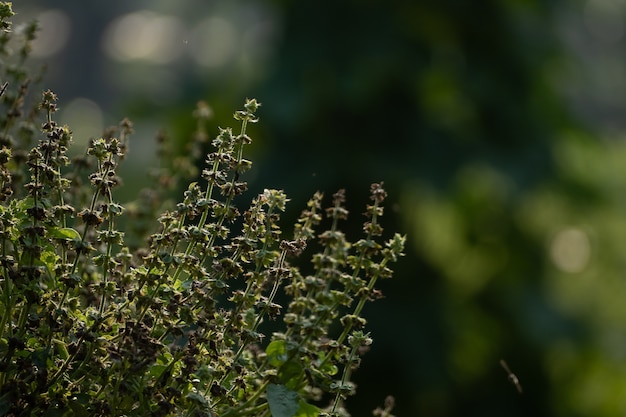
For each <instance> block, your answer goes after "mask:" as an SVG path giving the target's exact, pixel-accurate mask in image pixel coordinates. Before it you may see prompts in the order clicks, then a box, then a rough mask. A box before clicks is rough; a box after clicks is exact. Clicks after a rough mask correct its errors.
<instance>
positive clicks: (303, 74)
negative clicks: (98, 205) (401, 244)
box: [14, 0, 626, 417]
mask: <svg viewBox="0 0 626 417" xmlns="http://www.w3.org/2000/svg"><path fill="white" fill-rule="evenodd" d="M14 9H15V10H16V12H17V13H18V15H17V16H16V19H15V20H16V22H20V21H21V22H26V21H29V20H31V19H34V18H36V19H39V20H40V23H41V36H40V39H39V41H38V42H37V44H36V45H35V49H34V55H35V60H34V63H35V64H37V65H38V64H40V63H46V64H47V65H48V73H47V74H48V75H47V77H46V81H45V83H44V87H46V88H47V87H50V88H52V89H53V90H54V91H55V92H56V93H57V94H58V95H59V97H60V108H61V111H60V113H59V116H58V118H59V120H60V121H61V122H63V123H68V124H69V125H70V126H71V127H72V130H73V131H74V132H75V141H76V143H77V147H78V148H80V147H81V146H83V147H84V146H85V143H86V142H87V140H88V138H89V137H90V136H97V135H99V133H100V131H101V129H102V128H103V127H104V126H107V125H110V124H115V123H117V121H119V120H120V119H121V118H122V117H124V116H129V117H130V118H131V119H132V120H133V121H134V122H135V126H136V130H137V133H136V135H135V137H134V140H133V142H131V153H130V161H129V162H128V163H127V164H126V168H125V169H126V177H125V178H126V185H125V187H124V189H122V190H121V194H120V199H122V200H124V199H130V198H132V196H133V194H134V193H135V192H136V190H137V189H139V188H140V187H141V186H142V185H144V184H142V181H143V182H144V183H145V181H147V176H146V175H145V172H146V170H147V167H148V166H149V165H150V164H152V163H154V161H155V156H154V155H155V145H154V141H153V137H154V136H155V134H156V132H157V131H158V130H159V129H160V128H165V129H166V130H167V131H168V133H169V135H170V136H171V137H172V138H174V139H175V140H176V141H177V143H178V144H179V149H181V150H182V149H184V144H185V141H186V140H187V138H188V137H189V132H190V131H191V129H192V128H193V123H192V121H191V117H190V114H191V111H192V110H193V108H194V106H195V103H196V101H198V100H206V101H207V102H209V104H210V105H211V106H212V108H213V110H214V113H215V117H214V119H213V122H212V123H213V128H214V131H216V130H217V126H230V125H233V122H232V119H231V115H232V112H233V110H234V109H237V108H239V107H240V106H241V104H242V103H243V101H244V98H245V97H255V98H257V99H258V100H259V101H260V102H262V103H263V107H261V109H260V113H259V114H260V117H261V123H260V124H259V125H258V126H254V128H253V129H252V131H251V135H252V136H253V138H254V139H255V143H254V144H253V146H252V147H251V149H250V155H249V157H250V158H251V159H253V160H254V161H255V166H254V169H253V173H252V174H251V175H249V176H248V178H247V180H248V181H249V182H250V186H251V188H252V190H253V192H255V191H258V190H260V189H262V188H269V187H273V188H282V189H284V190H285V191H286V193H287V194H288V195H289V196H290V197H291V198H292V202H291V203H290V207H291V209H292V213H291V215H292V216H293V215H296V214H297V213H298V212H299V211H300V209H301V208H302V207H303V205H304V202H305V201H306V199H307V198H308V197H309V196H310V195H311V194H312V193H313V192H314V191H316V190H321V191H324V192H325V193H326V194H327V196H329V195H330V194H332V192H334V191H336V190H337V189H338V188H346V189H347V195H348V199H349V204H350V207H349V208H350V209H351V213H352V223H351V224H352V226H349V227H352V229H353V230H352V231H353V232H355V233H356V232H358V230H359V223H360V222H361V216H360V213H361V212H362V211H363V205H364V204H365V202H366V198H367V193H368V188H369V184H370V183H371V182H373V181H384V182H385V185H386V188H387V190H388V191H389V193H390V198H389V201H388V209H387V211H386V218H385V226H386V230H387V231H388V232H389V233H391V232H393V231H396V230H397V231H401V232H403V233H406V234H407V235H408V244H409V246H408V249H407V256H406V257H405V258H404V259H403V260H402V261H401V262H400V263H399V264H398V265H397V273H396V276H395V279H393V280H391V281H388V282H384V283H383V290H384V293H385V294H386V298H385V299H384V300H382V301H380V302H378V303H375V304H372V305H370V306H368V308H367V310H366V315H367V317H368V319H369V320H370V329H371V331H372V333H373V337H374V345H373V347H372V349H371V351H370V352H369V353H368V354H367V355H366V356H365V358H364V363H363V367H362V368H361V369H360V370H359V371H358V372H357V374H356V378H357V382H358V385H359V394H358V395H357V397H356V398H354V399H352V400H351V401H350V409H351V411H352V413H353V415H354V416H366V415H371V411H370V410H372V409H373V408H375V407H376V406H377V405H380V404H382V402H383V400H384V397H385V396H386V395H387V394H394V395H395V396H396V399H397V409H396V413H395V414H397V415H399V416H400V415H403V416H429V417H440V416H441V417H443V416H446V417H447V416H461V415H462V416H465V417H468V416H481V417H489V416H494V417H495V416H503V415H506V416H512V417H514V416H534V417H541V416H563V417H565V416H568V417H572V416H574V417H575V416H589V417H592V416H593V417H603V416H606V417H609V416H610V417H614V416H616V415H625V414H626V301H625V300H626V277H625V276H624V272H625V269H626V257H624V253H625V252H626V248H625V247H624V243H625V242H626V164H625V163H624V161H625V160H626V159H625V158H626V142H625V141H624V129H625V128H626V124H625V122H624V118H623V116H622V115H623V112H624V109H626V55H625V53H624V51H625V49H624V46H625V42H626V41H625V38H624V33H625V32H624V31H625V18H626V5H625V4H624V3H623V2H621V1H617V0H590V1H565V0H551V1H545V0H543V1H540V0H500V1H497V0H481V1H462V0H388V1H380V0H359V1H354V0H339V1H318V2H291V1H284V0H283V1H281V0H274V1H272V0H266V1H260V0H259V1H244V0H212V1H207V0H204V1H201V0H189V1H178V2H173V1H165V0H160V1H159V0H151V1H148V0H142V1H140V0H136V1H133V2H125V1H108V2H85V1H79V0H73V1H70V0H57V1H55V2H47V1H43V0H38V1H35V0H20V1H15V2H14ZM130 178H136V179H137V181H136V182H132V181H131V180H130ZM500 359H505V360H506V361H507V363H508V364H509V366H510V368H511V369H512V371H513V372H515V373H516V375H517V376H518V378H519V380H520V382H521V385H522V386H523V389H524V392H523V394H521V395H520V394H519V393H518V392H517V391H516V389H515V387H514V386H513V385H512V384H510V383H509V382H508V381H507V374H506V372H505V371H504V370H503V369H502V368H501V367H500V364H499V361H500Z"/></svg>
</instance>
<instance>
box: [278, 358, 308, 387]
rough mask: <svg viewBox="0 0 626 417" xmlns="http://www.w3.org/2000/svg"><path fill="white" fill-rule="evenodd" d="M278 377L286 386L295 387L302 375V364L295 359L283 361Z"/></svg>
mask: <svg viewBox="0 0 626 417" xmlns="http://www.w3.org/2000/svg"><path fill="white" fill-rule="evenodd" d="M278 377H279V378H280V382H282V383H283V384H285V385H286V386H287V387H288V388H294V387H297V386H298V385H299V383H300V381H301V380H302V378H303V377H304V372H303V369H302V365H301V364H300V363H299V362H297V361H295V360H290V361H288V362H285V363H284V364H282V365H281V366H280V369H279V372H278Z"/></svg>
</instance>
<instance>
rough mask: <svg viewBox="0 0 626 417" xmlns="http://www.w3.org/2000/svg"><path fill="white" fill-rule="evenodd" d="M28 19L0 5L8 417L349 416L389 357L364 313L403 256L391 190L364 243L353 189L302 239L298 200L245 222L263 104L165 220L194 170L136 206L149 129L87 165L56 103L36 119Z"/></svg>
mask: <svg viewBox="0 0 626 417" xmlns="http://www.w3.org/2000/svg"><path fill="white" fill-rule="evenodd" d="M11 15H12V11H11V7H10V3H2V2H0V20H1V22H2V23H1V24H0V26H1V27H4V28H6V31H4V32H2V34H1V35H0V55H1V56H2V57H3V64H2V65H3V67H0V70H1V72H0V75H1V76H2V77H5V79H6V80H8V81H7V82H8V85H5V87H4V89H3V92H2V93H1V94H2V96H1V97H0V105H1V106H2V110H1V111H0V415H7V416H24V415H45V416H110V415H113V416H122V415H125V416H174V415H176V416H179V415H180V416H183V415H184V416H220V417H228V416H231V417H232V416H238V417H241V416H270V415H271V416H274V417H292V416H298V417H305V416H307V417H308V416H311V417H313V416H347V415H348V413H347V412H346V410H344V408H343V400H344V399H345V398H346V397H347V396H349V395H351V394H353V393H354V391H355V387H354V385H353V383H352V382H351V374H352V372H353V371H354V369H356V368H357V367H358V366H359V364H360V361H361V354H362V352H363V351H364V350H365V348H366V347H367V346H368V345H369V344H370V343H371V342H372V339H371V338H370V335H369V334H368V333H367V332H366V330H365V325H366V320H365V319H364V318H363V317H362V314H361V313H362V310H363V307H364V306H365V304H366V303H367V302H368V301H371V300H375V299H377V298H379V297H381V293H380V291H379V290H377V289H376V286H375V285H376V283H377V281H378V280H379V279H385V278H389V277H390V276H391V275H392V271H391V269H390V268H389V264H390V262H394V261H395V260H396V259H397V258H398V257H399V256H401V255H402V250H403V245H404V237H402V236H400V235H397V234H396V235H394V236H392V237H391V238H390V239H389V240H387V241H386V242H383V241H381V239H382V238H381V235H382V233H383V229H382V227H381V225H380V222H379V221H380V217H381V216H382V215H383V202H384V199H385V196H386V193H385V191H384V189H383V188H382V185H381V184H373V185H372V186H371V201H370V204H368V205H367V208H366V212H365V217H366V220H365V223H364V226H363V236H362V238H360V239H359V240H356V241H354V242H351V241H349V240H348V239H347V238H346V236H345V235H344V234H343V233H342V232H341V231H340V226H341V222H342V221H344V220H346V218H347V216H348V212H347V210H346V209H345V207H344V202H345V195H344V192H343V191H339V192H337V193H336V194H335V195H334V196H333V199H332V205H331V206H330V207H329V208H326V209H323V208H322V207H323V206H322V205H323V198H322V194H321V193H316V194H315V195H314V196H313V198H312V199H311V200H310V201H309V202H308V204H307V208H306V210H304V211H303V212H302V214H301V216H300V218H299V219H298V221H297V223H296V225H295V227H294V229H293V232H292V233H291V234H290V235H289V236H287V235H286V234H285V233H284V232H283V230H282V229H281V227H280V218H281V213H283V211H284V210H285V206H286V203H287V202H288V199H287V196H286V195H285V194H284V193H283V192H282V191H278V190H265V191H264V192H263V193H261V194H260V195H258V196H257V197H256V198H254V199H253V200H252V203H251V204H250V206H249V207H248V208H247V209H239V208H238V207H236V205H235V200H236V201H240V199H238V198H237V197H238V196H239V195H241V194H243V193H244V192H245V191H246V188H247V185H246V182H245V181H244V180H243V178H244V177H245V173H246V171H248V170H249V169H250V168H251V165H252V163H251V161H249V160H247V159H245V157H244V148H245V146H246V145H247V144H249V143H250V142H251V138H250V137H249V136H248V133H247V130H248V126H249V124H251V123H255V122H257V120H258V119H257V116H256V113H257V110H258V108H259V106H260V104H259V103H257V102H256V100H247V101H246V103H245V106H244V108H243V109H242V110H240V111H237V112H236V113H235V115H234V118H235V119H236V120H237V121H238V122H239V124H240V125H239V127H238V129H237V132H236V133H235V132H234V131H233V130H232V129H230V128H226V129H221V130H220V131H219V134H218V135H217V136H216V137H215V138H214V139H213V140H212V143H211V144H212V147H213V150H212V151H211V152H210V153H209V154H208V155H207V156H206V161H205V166H206V168H204V169H203V170H202V172H201V179H199V180H198V182H193V183H191V184H190V185H189V186H188V187H187V189H186V191H185V192H184V195H183V198H182V201H181V202H179V203H178V204H170V205H169V207H170V209H169V210H166V211H164V212H161V210H162V208H163V207H167V204H166V203H165V199H166V197H167V193H168V190H169V189H172V188H173V187H174V186H175V185H176V184H177V182H178V181H179V180H180V179H181V177H179V176H175V175H173V174H172V172H182V171H185V169H181V167H186V168H187V171H189V172H192V171H193V170H192V169H191V167H193V166H194V161H189V160H183V159H181V158H178V159H177V158H170V161H169V163H168V164H164V167H168V166H169V169H167V168H163V169H161V170H160V171H156V172H155V173H154V175H153V179H154V185H155V186H154V188H153V189H146V190H144V191H143V192H142V193H141V196H140V197H139V199H138V201H135V202H131V203H128V204H124V205H122V204H120V203H119V202H117V200H116V198H115V190H116V187H118V186H119V185H120V184H121V179H120V177H119V176H118V166H119V164H120V163H121V162H122V160H123V158H124V155H125V154H126V152H127V148H128V141H129V136H130V135H131V134H132V132H133V128H132V124H131V123H130V122H129V121H127V120H124V121H123V122H122V123H120V125H119V126H117V127H114V128H111V129H108V130H107V131H106V132H104V133H103V135H102V137H100V138H97V139H93V140H91V142H90V144H89V147H88V149H87V152H86V155H84V156H81V157H78V158H75V159H74V160H70V157H69V156H68V149H69V147H70V144H71V140H72V133H71V130H70V129H69V128H68V127H67V126H59V125H58V124H57V123H56V122H55V120H54V113H55V111H56V110H57V105H56V101H57V97H56V96H55V94H54V93H52V92H50V91H45V92H44V93H43V95H42V96H41V100H40V102H39V103H37V104H36V105H35V106H33V107H34V108H33V109H32V110H29V111H28V112H26V111H25V110H24V109H25V106H26V104H25V103H26V102H27V101H28V100H27V98H28V94H27V93H28V87H29V85H30V78H29V77H28V74H27V72H26V71H25V70H23V65H22V64H23V62H22V61H23V59H24V58H25V57H26V56H27V51H28V45H29V43H30V42H31V41H32V39H33V38H34V32H35V31H34V29H31V30H29V29H28V28H26V29H25V30H24V32H23V33H24V35H23V36H22V38H20V39H21V40H22V42H23V44H22V45H23V46H22V47H21V48H20V49H18V54H17V57H18V61H19V62H18V64H19V65H17V66H16V67H13V66H10V65H9V64H7V62H9V58H13V57H15V56H16V54H15V53H14V52H12V50H10V49H9V48H8V46H7V45H9V44H10V42H15V39H12V35H13V32H10V31H9V29H10V23H9V19H10V17H11ZM34 27H35V26H34V25H33V28H34ZM20 51H23V52H20ZM5 58H6V59H5ZM209 115H210V112H209V111H208V108H207V107H206V105H204V104H200V105H199V106H198V109H197V110H196V111H195V112H194V116H195V117H196V119H197V120H198V131H197V132H196V134H195V135H194V138H195V141H194V146H195V147H196V149H200V148H201V146H202V142H203V141H204V140H206V138H207V134H206V131H205V127H204V125H205V124H204V122H206V119H207V118H208V117H209ZM161 139H162V141H161V142H162V146H166V145H165V143H166V142H165V141H164V139H163V138H161ZM162 154H163V155H168V154H169V153H168V152H162ZM190 154H191V155H193V154H194V152H191V153H190ZM201 184H203V185H201ZM323 224H328V230H325V231H319V230H318V229H319V228H320V227H321V225H323ZM307 246H309V249H307ZM311 247H314V248H315V250H312V248H311ZM303 257H306V258H309V259H310V260H311V265H310V267H308V266H307V267H308V268H309V270H310V272H309V273H304V272H302V270H303V268H305V267H299V266H297V265H305V263H303V262H302V260H298V262H295V260H296V259H298V258H303ZM296 264H297V265H296ZM268 332H269V334H268ZM389 401H391V400H388V402H389ZM389 404H391V403H389ZM389 404H386V407H385V411H381V410H378V411H377V413H378V415H390V414H389V411H390V406H389ZM381 413H382V414H381Z"/></svg>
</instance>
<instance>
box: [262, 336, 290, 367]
mask: <svg viewBox="0 0 626 417" xmlns="http://www.w3.org/2000/svg"><path fill="white" fill-rule="evenodd" d="M265 354H266V355H267V361H268V363H269V364H270V365H271V366H275V367H279V366H281V365H282V364H283V363H285V361H286V360H287V345H286V343H285V341H284V340H274V341H272V342H270V344H269V345H267V348H266V349H265Z"/></svg>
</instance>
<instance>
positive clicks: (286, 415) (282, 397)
mask: <svg viewBox="0 0 626 417" xmlns="http://www.w3.org/2000/svg"><path fill="white" fill-rule="evenodd" d="M267 402H268V404H269V406H270V411H271V412H272V417H294V416H295V415H296V413H297V412H298V410H299V409H300V404H299V401H298V393H297V392H294V391H291V390H290V389H288V388H287V387H285V386H284V385H276V384H270V385H268V387H267Z"/></svg>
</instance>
